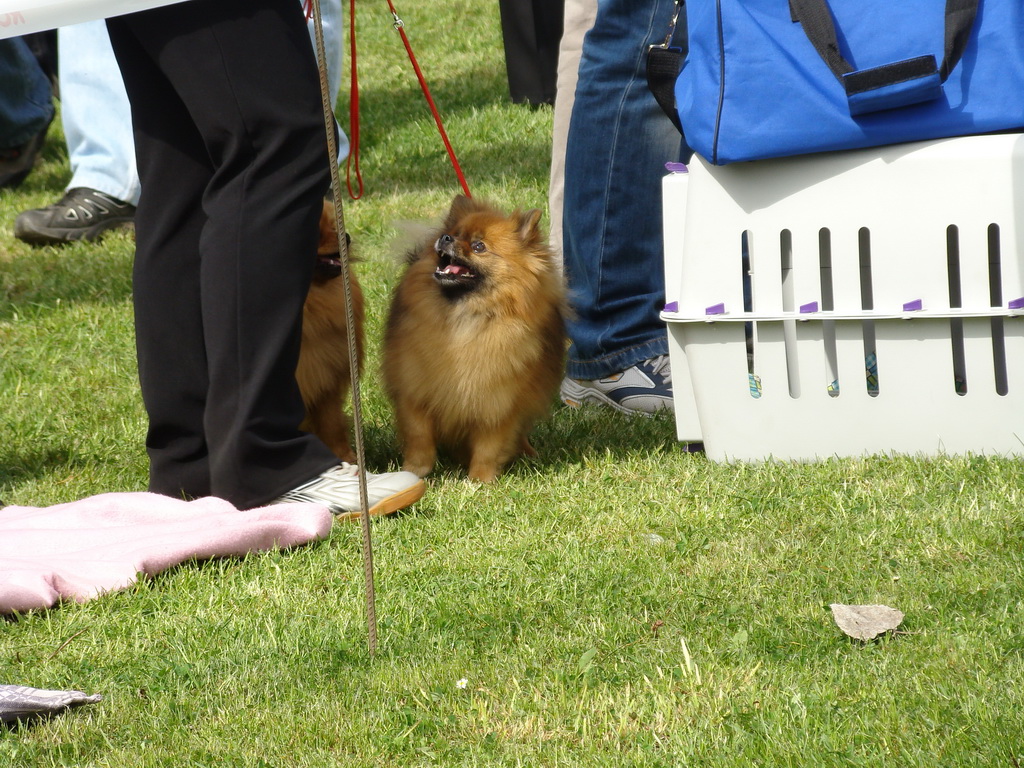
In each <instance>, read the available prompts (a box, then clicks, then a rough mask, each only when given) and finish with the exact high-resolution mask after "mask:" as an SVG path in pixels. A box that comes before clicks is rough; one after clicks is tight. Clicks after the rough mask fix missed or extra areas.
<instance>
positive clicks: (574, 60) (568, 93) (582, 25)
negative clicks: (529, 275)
mask: <svg viewBox="0 0 1024 768" xmlns="http://www.w3.org/2000/svg"><path fill="white" fill-rule="evenodd" d="M596 14H597V0H565V28H564V31H563V32H562V40H561V43H560V44H559V46H558V80H557V86H556V90H555V109H554V117H553V120H552V129H551V176H550V179H549V181H548V217H549V219H550V222H551V225H550V227H549V228H548V240H549V242H550V245H551V250H552V252H553V253H554V254H555V256H556V258H557V260H558V265H559V268H560V269H561V267H562V198H563V197H564V195H565V183H564V182H565V140H566V137H567V135H568V133H569V116H570V115H571V114H572V104H573V101H574V99H575V96H576V76H577V73H578V72H579V68H580V54H581V53H582V50H583V36H584V35H585V34H586V33H587V30H588V29H590V28H591V27H592V26H593V25H594V16H595V15H596Z"/></svg>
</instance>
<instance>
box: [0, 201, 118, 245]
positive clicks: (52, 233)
mask: <svg viewBox="0 0 1024 768" xmlns="http://www.w3.org/2000/svg"><path fill="white" fill-rule="evenodd" d="M134 225H135V206H134V205H131V204H129V203H126V202H124V201H123V200H118V199H117V198H116V197H111V196H110V195H108V194H106V193H105V192H99V191H97V190H95V189H88V188H86V187H75V188H74V189H69V190H68V191H67V193H66V194H65V195H64V197H62V198H61V199H60V200H58V201H57V202H56V203H54V204H53V205H48V206H46V207H45V208H33V209H32V210H29V211H22V212H21V213H19V214H18V217H17V218H16V219H15V220H14V236H15V237H16V238H18V239H19V240H22V241H24V242H26V243H30V244H32V245H62V244H64V243H70V242H72V241H74V240H89V241H91V240H96V239H97V238H98V237H99V236H100V235H102V234H103V233H104V232H106V231H108V230H111V229H118V228H120V227H133V226H134Z"/></svg>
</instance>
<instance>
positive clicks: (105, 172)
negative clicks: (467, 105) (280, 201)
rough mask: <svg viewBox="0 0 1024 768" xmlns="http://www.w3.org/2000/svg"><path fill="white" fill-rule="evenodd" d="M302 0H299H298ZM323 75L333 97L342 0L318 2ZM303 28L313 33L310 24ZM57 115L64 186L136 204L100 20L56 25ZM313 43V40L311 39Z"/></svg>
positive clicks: (131, 150) (127, 112)
mask: <svg viewBox="0 0 1024 768" xmlns="http://www.w3.org/2000/svg"><path fill="white" fill-rule="evenodd" d="M298 1H299V2H301V1H302V0H298ZM320 10H321V16H322V19H321V21H322V23H323V31H324V48H325V49H326V51H325V53H326V56H327V76H328V83H329V87H330V89H331V93H333V94H334V98H335V100H337V96H338V90H339V88H340V85H341V61H342V40H343V38H344V34H343V33H344V30H343V29H342V17H341V2H340V0H328V2H324V3H321V6H320ZM307 26H308V27H309V31H310V39H311V40H314V37H313V22H312V21H310V22H309V23H308V24H307ZM57 34H58V36H59V39H60V42H59V46H60V59H59V66H60V88H61V119H62V121H63V124H64V136H65V138H66V139H67V144H68V157H69V159H70V163H71V181H70V183H69V184H68V186H67V188H68V189H74V188H75V187H88V188H89V189H96V190H99V191H100V192H105V193H106V194H108V195H111V196H113V197H116V198H117V199H118V200H124V201H125V202H126V203H131V204H132V205H138V203H139V191H140V185H139V172H138V169H137V168H136V166H135V144H134V139H133V137H132V121H131V107H130V106H129V104H128V96H127V95H126V94H125V90H124V83H123V82H122V80H121V71H120V70H119V69H118V67H117V60H116V59H115V58H114V51H113V50H112V49H111V47H110V37H109V36H108V35H107V27H106V24H105V23H104V22H103V20H100V21H89V22H85V23H84V24H75V25H73V26H69V27H61V29H60V30H59V31H58V32H57ZM314 45H315V41H314ZM347 154H348V139H347V138H346V136H345V134H344V133H341V135H340V141H339V144H338V157H339V158H344V157H346V156H347Z"/></svg>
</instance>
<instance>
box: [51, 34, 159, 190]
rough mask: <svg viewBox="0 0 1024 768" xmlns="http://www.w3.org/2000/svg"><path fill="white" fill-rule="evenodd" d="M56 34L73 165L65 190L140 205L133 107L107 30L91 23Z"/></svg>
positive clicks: (64, 118) (63, 111) (63, 113)
mask: <svg viewBox="0 0 1024 768" xmlns="http://www.w3.org/2000/svg"><path fill="white" fill-rule="evenodd" d="M57 34H58V41H59V45H60V64H59V66H60V83H61V94H62V96H61V120H62V122H63V124H64V138H65V139H66V140H67V145H68V158H69V160H70V162H71V181H70V183H69V184H68V186H67V188H68V189H74V188H76V187H84V188H87V189H95V190H97V191H99V192H103V193H105V194H107V195H110V196H112V197H114V198H116V199H118V200H121V201H123V202H126V203H128V204H130V205H138V202H139V176H138V171H137V169H136V168H135V147H134V144H133V140H132V126H131V120H130V118H129V115H130V114H131V107H130V106H129V104H128V94H126V93H125V90H124V83H123V82H122V81H121V71H120V70H119V69H118V67H117V59H115V58H114V51H113V50H112V49H111V47H110V38H109V36H108V35H107V27H106V25H105V24H104V23H103V22H102V21H89V22H86V23H84V24H75V25H73V26H69V27H62V28H61V29H60V30H59V31H58V33H57Z"/></svg>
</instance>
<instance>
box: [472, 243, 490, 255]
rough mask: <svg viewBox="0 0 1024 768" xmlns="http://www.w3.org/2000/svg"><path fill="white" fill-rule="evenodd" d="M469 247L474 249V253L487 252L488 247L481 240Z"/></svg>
mask: <svg viewBox="0 0 1024 768" xmlns="http://www.w3.org/2000/svg"><path fill="white" fill-rule="evenodd" d="M469 247H470V248H472V249H473V253H483V252H484V251H486V250H487V246H486V245H484V244H483V241H481V240H474V241H473V242H472V243H470V245H469Z"/></svg>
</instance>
